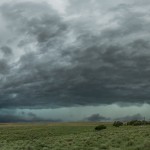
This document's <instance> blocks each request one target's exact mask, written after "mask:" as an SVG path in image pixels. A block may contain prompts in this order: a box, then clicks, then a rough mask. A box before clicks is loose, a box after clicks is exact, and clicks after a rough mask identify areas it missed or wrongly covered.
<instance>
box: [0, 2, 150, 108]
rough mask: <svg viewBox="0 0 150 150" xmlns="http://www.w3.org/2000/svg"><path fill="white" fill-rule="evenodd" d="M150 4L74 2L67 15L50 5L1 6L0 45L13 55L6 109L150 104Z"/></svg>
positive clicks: (5, 70) (4, 91) (0, 64)
mask: <svg viewBox="0 0 150 150" xmlns="http://www.w3.org/2000/svg"><path fill="white" fill-rule="evenodd" d="M76 2H77V3H76ZM78 6H81V7H78ZM83 6H84V7H86V8H88V9H82V8H83ZM103 6H105V7H104V8H103ZM145 10H149V8H148V7H147V6H146V5H144V3H143V6H142V8H141V7H140V4H139V3H137V4H134V3H128V2H126V3H125V4H124V3H123V2H122V1H121V0H118V1H117V2H116V3H113V4H111V3H110V2H108V1H107V2H105V3H104V2H102V1H97V0H95V1H90V0H89V1H88V2H87V1H82V2H79V1H70V5H69V6H68V8H66V12H65V15H64V16H63V15H62V14H59V13H58V12H57V11H56V10H54V9H52V8H51V6H50V5H49V4H47V3H39V2H13V3H7V4H3V5H1V7H0V14H1V16H2V20H3V22H5V27H6V28H7V30H6V31H7V32H8V33H7V34H8V35H10V36H9V37H5V38H3V39H4V40H5V42H4V41H3V42H2V41H0V42H1V45H7V44H8V43H9V48H8V47H7V48H6V47H3V48H1V49H2V50H3V53H5V54H6V53H7V54H8V53H9V54H11V53H13V55H12V56H11V57H12V59H10V60H8V59H7V60H6V59H4V58H3V59H1V60H0V68H1V69H0V73H1V74H2V76H1V80H0V82H1V84H0V89H1V90H0V107H1V108H6V107H20V108H24V107H27V108H33V107H34V108H44V107H51V108H55V107H64V106H78V105H97V104H110V103H117V102H122V103H126V102H127V103H141V104H142V103H144V102H146V103H149V102H150V101H149V99H150V96H149V90H150V84H149V81H150V79H149V74H150V69H149V66H150V51H149V49H150V44H149V43H150V40H149V37H150V34H149V31H150V30H149V25H150V21H149V17H148V16H149V11H145ZM0 19H1V18H0ZM4 51H5V52H4ZM6 51H7V52H6ZM10 68H11V69H10ZM4 74H5V76H4Z"/></svg>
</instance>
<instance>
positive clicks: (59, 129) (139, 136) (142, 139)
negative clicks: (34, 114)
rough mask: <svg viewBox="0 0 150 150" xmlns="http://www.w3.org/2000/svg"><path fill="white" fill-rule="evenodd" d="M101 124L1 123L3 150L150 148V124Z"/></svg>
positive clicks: (0, 136) (115, 149)
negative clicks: (103, 126)
mask: <svg viewBox="0 0 150 150" xmlns="http://www.w3.org/2000/svg"><path fill="white" fill-rule="evenodd" d="M99 124H102V123H45V124H0V150H150V126H148V125H147V126H126V125H124V126H121V127H118V128H117V127H113V126H112V124H111V123H107V124H106V123H103V124H105V125H106V126H107V129H104V130H101V131H95V130H94V128H95V126H96V125H99Z"/></svg>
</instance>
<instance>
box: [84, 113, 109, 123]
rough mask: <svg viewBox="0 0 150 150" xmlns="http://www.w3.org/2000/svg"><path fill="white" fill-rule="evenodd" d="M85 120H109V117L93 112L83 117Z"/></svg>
mask: <svg viewBox="0 0 150 150" xmlns="http://www.w3.org/2000/svg"><path fill="white" fill-rule="evenodd" d="M85 120H87V121H93V122H95V121H108V120H110V118H107V117H104V116H101V115H99V114H93V115H91V116H89V117H87V118H85Z"/></svg>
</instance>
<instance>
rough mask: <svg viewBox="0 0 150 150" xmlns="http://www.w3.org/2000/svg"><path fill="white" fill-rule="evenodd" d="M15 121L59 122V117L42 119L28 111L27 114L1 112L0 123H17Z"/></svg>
mask: <svg viewBox="0 0 150 150" xmlns="http://www.w3.org/2000/svg"><path fill="white" fill-rule="evenodd" d="M17 122H61V120H60V119H43V118H40V117H38V116H37V115H35V114H34V113H29V114H28V116H19V115H15V114H14V115H13V114H1V115H0V123H17Z"/></svg>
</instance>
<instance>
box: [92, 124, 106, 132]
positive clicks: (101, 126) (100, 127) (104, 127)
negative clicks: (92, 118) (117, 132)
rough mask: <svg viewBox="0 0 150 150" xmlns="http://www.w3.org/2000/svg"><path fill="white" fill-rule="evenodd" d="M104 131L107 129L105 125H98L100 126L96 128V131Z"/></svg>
mask: <svg viewBox="0 0 150 150" xmlns="http://www.w3.org/2000/svg"><path fill="white" fill-rule="evenodd" d="M103 129H106V126H105V125H98V126H96V127H95V130H96V131H100V130H103Z"/></svg>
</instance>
